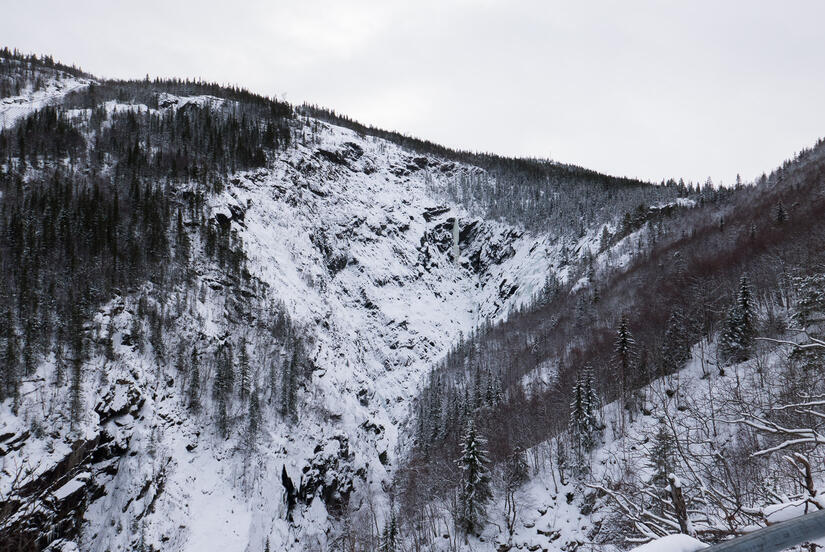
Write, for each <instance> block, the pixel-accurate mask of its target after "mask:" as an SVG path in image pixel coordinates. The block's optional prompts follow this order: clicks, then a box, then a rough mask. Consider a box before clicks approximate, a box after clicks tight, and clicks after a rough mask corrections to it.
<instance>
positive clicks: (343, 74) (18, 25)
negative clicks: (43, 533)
mask: <svg viewBox="0 0 825 552" xmlns="http://www.w3.org/2000/svg"><path fill="white" fill-rule="evenodd" d="M0 13H3V14H4V17H2V18H0V37H2V38H0V41H1V42H2V43H3V44H4V45H8V46H10V47H17V48H20V49H22V50H24V51H34V52H42V53H51V54H53V55H54V56H55V57H57V58H58V59H60V60H63V61H66V62H69V63H72V62H76V63H78V64H81V65H82V66H83V67H84V68H85V69H86V70H88V71H91V72H93V73H95V74H98V75H101V76H107V77H140V76H143V75H145V74H147V73H148V74H150V75H153V76H154V75H161V76H181V77H187V76H188V77H202V78H204V79H208V80H215V81H219V82H224V83H233V84H239V85H242V86H245V87H247V88H250V89H252V90H254V91H256V92H260V93H263V94H267V95H276V94H277V95H286V97H287V99H289V100H290V101H293V102H302V101H309V102H312V103H318V104H322V105H325V106H328V107H332V108H334V109H336V110H337V111H339V112H343V113H346V114H348V115H350V116H352V117H355V118H357V119H359V120H361V121H363V122H366V123H371V124H375V125H378V126H381V127H385V128H390V129H395V130H399V131H402V132H405V133H408V134H414V135H417V136H420V137H423V138H427V139H430V140H434V141H437V142H441V143H444V144H446V145H449V146H453V147H459V148H464V149H473V150H483V151H492V152H496V153H501V154H506V155H519V156H537V157H552V158H554V159H557V160H559V161H564V162H571V163H576V164H580V165H584V166H586V167H589V168H593V169H597V170H601V171H604V172H608V173H612V174H618V175H627V176H636V177H641V178H646V179H650V180H661V179H662V178H667V177H671V176H673V177H676V178H678V177H685V178H686V179H692V180H701V181H703V180H704V179H705V178H707V177H708V176H711V177H713V179H714V180H715V181H717V182H718V181H719V180H723V181H724V182H726V183H731V182H732V181H733V180H734V178H735V175H736V173H738V172H739V173H741V174H742V176H743V177H744V178H746V179H751V178H754V177H756V176H758V175H759V174H761V172H762V171H766V170H770V169H771V168H773V167H775V166H776V165H778V164H779V163H780V162H781V161H782V160H783V159H785V158H787V157H790V156H791V155H792V154H793V153H794V152H795V151H798V150H799V149H800V148H802V147H806V146H810V145H812V144H813V142H814V141H815V140H816V139H817V138H818V137H820V136H823V135H825V103H823V98H825V48H823V43H822V39H823V32H822V21H823V20H825V3H822V2H819V1H816V0H809V1H802V0H800V1H797V0H794V1H790V2H770V1H763V0H754V1H724V2H719V1H705V0H699V1H693V2H675V1H674V2H671V1H654V0H650V1H640V0H624V1H609V0H604V1H600V2H595V1H594V2H573V1H570V2H562V1H555V0H537V1H526V0H525V1H520V0H512V1H501V2H499V1H494V0H488V1H469V0H460V1H446V0H445V1H437V0H419V1H416V2H394V1H390V0H385V1H366V0H359V1H355V2H340V1H339V2H324V1H319V0H307V1H296V0H292V1H289V2H282V1H280V0H279V1H268V2H267V1H243V0H237V1H236V2H230V3H228V2H216V1H213V0H200V1H198V2H175V1H170V0H167V1H163V2H161V1H157V0H146V1H144V2H141V3H138V4H135V3H129V4H127V3H121V2H111V1H108V2H103V1H79V2H63V1H56V0H46V1H41V2H36V3H35V2H27V3H21V2H12V1H9V0H0Z"/></svg>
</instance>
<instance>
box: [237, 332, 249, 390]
mask: <svg viewBox="0 0 825 552" xmlns="http://www.w3.org/2000/svg"><path fill="white" fill-rule="evenodd" d="M238 370H239V379H240V381H239V382H238V383H239V384H240V385H239V386H238V391H239V393H240V399H241V402H245V401H246V398H247V397H248V396H249V393H250V390H251V388H252V379H251V378H252V376H251V374H250V373H249V352H248V351H247V348H246V337H242V338H241V345H240V347H239V350H238Z"/></svg>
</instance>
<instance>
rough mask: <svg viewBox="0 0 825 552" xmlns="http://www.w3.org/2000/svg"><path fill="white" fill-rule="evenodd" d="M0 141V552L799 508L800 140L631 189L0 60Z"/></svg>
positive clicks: (593, 537)
mask: <svg viewBox="0 0 825 552" xmlns="http://www.w3.org/2000/svg"><path fill="white" fill-rule="evenodd" d="M0 123H2V127H0V258H2V259H3V261H4V263H3V264H2V267H1V268H0V550H9V551H19V550H51V551H60V550H62V551H65V552H69V551H71V550H83V551H86V550H90V551H101V552H102V551H116V550H123V551H125V550H213V549H227V550H235V549H237V550H250V551H264V550H347V551H350V550H382V551H387V552H388V551H401V550H442V549H443V550H459V549H463V550H477V549H478V550H484V549H491V548H495V549H498V550H508V549H511V548H517V547H518V546H527V547H528V548H529V549H531V550H536V549H550V548H562V547H564V549H566V550H569V551H571V552H572V551H573V550H575V549H577V548H578V547H580V546H582V545H583V544H585V543H588V544H590V545H591V546H593V547H603V548H604V549H605V550H614V549H624V548H627V547H628V546H629V544H631V543H633V542H637V541H642V540H648V539H650V538H653V537H656V536H660V535H662V534H666V533H671V532H688V533H693V534H694V535H698V536H700V537H701V538H702V539H704V540H707V541H713V540H719V539H721V538H725V537H726V536H728V535H729V534H733V533H737V532H739V531H742V530H744V528H745V527H746V526H747V525H748V524H751V525H759V524H764V523H765V522H766V520H767V519H768V515H766V514H764V512H765V505H769V504H772V503H777V504H778V503H782V504H785V503H788V504H790V503H792V502H794V501H797V502H798V501H799V500H802V502H801V504H811V505H812V504H814V503H816V504H819V503H818V502H816V501H815V500H813V497H814V496H818V494H816V490H817V489H818V488H819V487H818V485H819V481H820V473H819V471H818V468H816V466H817V465H818V463H817V460H818V458H819V456H818V455H819V451H818V449H817V448H816V447H817V445H819V444H820V443H821V442H822V440H820V437H819V433H818V432H817V431H818V430H817V429H816V422H817V421H818V420H819V417H820V414H821V413H820V412H819V410H818V407H819V406H820V404H819V402H817V401H819V399H818V398H817V397H818V396H819V394H820V393H822V392H825V390H820V389H819V384H818V383H817V382H818V380H817V379H816V377H815V375H816V374H817V373H818V370H819V368H820V364H818V363H819V355H818V354H817V352H816V351H817V350H818V348H819V345H821V337H822V336H821V335H820V333H818V328H819V318H818V317H819V316H820V315H821V313H822V312H823V311H825V306H824V305H822V301H821V293H820V291H821V290H820V288H821V282H822V278H823V276H822V274H823V272H822V270H823V269H822V266H823V260H825V259H823V257H822V255H823V253H822V252H821V248H820V247H819V244H821V243H822V238H823V237H825V236H823V235H822V232H823V230H822V229H821V228H820V227H821V224H819V223H820V222H821V220H823V216H824V215H825V197H823V191H822V190H823V188H822V183H823V178H825V146H823V144H822V143H820V144H818V145H817V146H816V147H814V148H813V149H811V150H808V151H804V152H802V153H801V154H799V155H798V156H797V157H796V158H795V159H793V160H792V161H789V162H787V163H785V164H784V165H783V166H782V167H781V168H780V169H777V170H776V171H774V173H772V174H771V175H765V177H764V178H762V179H761V180H760V181H758V182H756V183H752V184H747V185H746V184H741V183H740V184H739V185H737V187H735V188H731V189H717V188H715V187H713V186H712V185H711V184H710V183H706V184H704V185H702V186H699V185H697V184H694V183H684V182H681V181H679V182H677V181H674V180H671V181H668V182H663V183H661V184H658V185H654V184H650V183H645V182H640V181H636V180H631V179H626V178H616V177H612V176H608V175H602V174H599V173H596V172H593V171H590V170H587V169H584V168H581V167H575V166H571V165H566V164H564V163H560V162H556V161H551V160H535V159H510V158H503V157H499V156H495V155H492V154H486V153H485V154H482V153H473V152H464V151H453V150H449V149H447V148H444V147H441V146H438V145H436V144H433V143H430V142H427V141H425V140H420V139H416V138H411V137H408V136H405V135H403V134H400V133H397V132H390V131H385V130H381V129H376V128H373V127H370V126H368V125H364V124H361V123H358V122H356V121H352V120H350V119H348V118H346V117H345V116H342V115H339V114H336V113H335V112H334V111H331V110H326V109H322V108H318V107H315V106H308V105H303V106H292V105H290V104H288V103H286V102H283V101H280V100H277V99H272V98H266V97H262V96H259V95H256V94H254V93H252V92H249V91H247V90H245V89H242V88H237V87H226V86H221V85H217V84H213V83H206V82H202V81H198V80H180V79H170V80H162V79H151V78H148V77H147V78H144V79H140V80H130V81H112V80H105V79H100V78H97V77H95V76H92V75H89V74H86V73H84V72H83V71H82V70H80V69H78V68H76V67H69V66H65V65H61V64H60V63H58V62H55V61H54V60H53V59H52V58H50V57H48V56H46V57H38V56H30V55H23V54H20V53H19V52H16V51H10V50H8V49H4V50H0ZM456 251H458V255H456V253H455V252H456ZM802 329H805V330H807V332H808V333H807V334H805V333H804V332H801V330H802ZM762 338H771V339H774V340H778V341H777V342H773V341H765V340H763V339H762ZM802 339H806V340H807V341H806V343H808V344H809V346H806V347H803V348H801V349H800V348H797V349H794V348H793V347H792V346H791V345H783V344H781V343H779V342H784V341H793V340H802ZM817 340H820V341H817ZM799 367H802V368H799ZM688 382H689V383H688ZM697 382H698V383H697ZM776 382H781V384H778V383H776ZM705 386H707V388H708V390H707V391H705V390H704V389H705ZM805 393H808V394H805ZM710 403H712V404H710ZM763 407H764V408H763ZM771 409H773V410H771ZM796 410H799V411H804V412H805V416H806V417H804V418H794V417H791V418H790V419H789V420H786V419H785V418H782V416H785V414H781V413H785V412H789V411H796ZM774 412H778V413H780V414H776V416H774V414H773V413H774ZM660 419H662V420H663V421H662V422H661V423H660V422H659V420H660ZM723 424H727V425H725V428H726V429H720V428H721V427H722V426H723ZM806 424H807V425H806ZM797 426H799V427H797ZM731 427H734V428H736V429H731ZM709 428H710V429H709ZM796 431H802V432H803V433H804V440H803V441H794V440H793V439H792V438H791V437H790V436H792V435H795V434H797V435H798V434H799V433H794V432H796ZM805 432H807V433H805ZM783 436H789V437H788V439H789V440H790V441H789V442H788V443H784V442H783V441H782V438H783ZM777 440H778V441H777ZM654 445H655V446H654ZM771 447H774V448H773V449H771ZM648 449H652V451H651V450H648ZM785 449H789V450H791V452H792V453H794V455H793V456H792V458H793V459H795V460H794V462H795V463H794V464H793V466H794V468H793V470H792V471H791V472H790V473H788V471H787V469H786V470H784V471H783V469H782V468H780V467H779V465H780V464H782V462H786V463H787V461H783V460H781V459H779V460H777V458H776V457H777V456H778V455H780V454H784V452H783V451H785ZM674 450H676V451H678V454H676V453H674V452H673V451H674ZM654 451H655V452H654ZM795 453H798V454H799V455H796V454H795ZM757 457H758V460H756V459H755V458H757ZM651 458H653V460H650V459H651ZM649 460H650V461H649ZM639 466H641V467H639ZM650 466H656V468H655V469H650ZM731 466H735V467H736V469H735V470H734V469H732V468H731ZM806 466H808V468H806ZM806 469H807V470H808V471H809V472H810V477H808V478H807V479H805V477H807V475H805V476H804V477H803V479H801V480H800V479H799V478H798V477H797V474H799V473H802V474H803V475H804V474H807V473H808V472H806ZM726 470H727V471H726ZM794 470H795V471H794ZM800 470H801V471H800ZM622 474H624V475H623V476H622ZM628 474H632V475H633V477H631V476H630V475H628ZM671 474H674V475H678V477H679V478H680V479H679V481H683V482H684V498H683V500H684V501H685V502H684V504H683V506H685V507H684V508H682V507H681V506H680V505H679V504H680V503H679V501H678V500H676V499H675V498H673V496H674V495H673V494H668V493H671V491H668V490H667V489H669V488H676V487H677V485H676V483H674V482H673V481H672V480H671V479H670V475H671ZM768 480H770V481H771V483H772V485H773V487H771V489H770V490H766V489H764V488H763V487H764V486H760V485H762V483H763V482H764V481H768ZM808 480H810V484H808ZM800 481H801V482H802V484H803V486H804V492H801V491H800V489H802V487H800V483H799V482H800ZM805 485H807V486H805ZM757 487H758V488H757ZM551 488H552V489H553V490H552V491H551V490H550V489H551ZM695 490H701V492H698V491H697V492H694V491H695ZM771 493H773V494H771ZM806 493H807V494H806ZM639 497H643V499H641V500H640V499H639ZM806 497H807V498H806ZM780 498H781V499H782V500H780ZM806 500H807V501H808V502H806ZM771 501H773V502H771ZM794 504H796V503H794ZM685 512H687V514H685ZM537 513H538V515H536V514H537ZM531 516H532V517H531ZM550 516H552V518H553V519H554V520H559V521H558V526H557V527H556V526H555V525H554V526H553V527H549V525H548V524H549V523H550V522H549V521H548V520H549V518H550ZM555 523H556V522H555V521H553V524H555ZM585 526H586V527H585ZM596 526H598V527H599V529H598V530H597V531H595V530H594V528H595V527H596ZM594 531H595V532H594ZM556 541H558V542H556ZM554 542H555V543H556V544H552V543H554ZM531 547H532V548H531ZM536 547H537V548H536Z"/></svg>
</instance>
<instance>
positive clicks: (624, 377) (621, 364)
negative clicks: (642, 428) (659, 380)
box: [613, 314, 636, 406]
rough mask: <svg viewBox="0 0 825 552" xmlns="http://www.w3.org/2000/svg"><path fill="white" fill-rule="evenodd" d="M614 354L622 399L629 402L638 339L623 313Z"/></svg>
mask: <svg viewBox="0 0 825 552" xmlns="http://www.w3.org/2000/svg"><path fill="white" fill-rule="evenodd" d="M613 356H614V359H615V362H616V372H617V376H618V378H619V385H620V386H621V388H620V391H621V396H622V401H623V403H624V405H625V406H627V403H628V397H629V396H630V391H631V386H632V384H633V365H634V362H635V360H636V340H634V339H633V334H631V333H630V328H629V327H628V321H627V315H625V314H622V318H621V320H620V321H619V329H618V330H616V340H615V341H614V342H613Z"/></svg>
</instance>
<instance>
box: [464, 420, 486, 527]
mask: <svg viewBox="0 0 825 552" xmlns="http://www.w3.org/2000/svg"><path fill="white" fill-rule="evenodd" d="M485 444H486V443H485V441H484V439H482V438H481V437H480V436H479V435H478V433H477V431H476V428H475V424H474V423H473V420H470V421H469V422H468V423H467V430H466V432H465V434H464V442H463V445H462V453H461V458H459V459H458V465H459V467H460V468H461V488H460V491H459V512H458V523H459V527H460V528H461V530H462V531H463V532H464V533H465V534H470V533H474V532H475V531H477V530H478V529H479V528H480V526H481V523H482V522H483V521H484V516H485V512H486V505H487V502H488V501H489V500H490V498H491V496H492V495H491V492H490V474H489V471H488V469H487V464H488V460H487V452H486V451H485V450H484V446H485Z"/></svg>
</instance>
